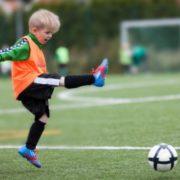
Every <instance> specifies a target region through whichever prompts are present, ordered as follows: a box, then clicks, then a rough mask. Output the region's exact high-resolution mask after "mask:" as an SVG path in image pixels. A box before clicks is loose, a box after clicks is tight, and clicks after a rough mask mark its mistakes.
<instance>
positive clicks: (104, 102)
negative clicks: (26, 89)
mask: <svg viewBox="0 0 180 180" xmlns="http://www.w3.org/2000/svg"><path fill="white" fill-rule="evenodd" d="M177 83H179V81H178V80H166V81H148V82H147V81H146V82H138V83H137V82H136V83H129V84H128V83H126V84H114V85H107V86H105V87H103V88H95V87H88V88H87V87H82V88H78V89H74V90H66V91H63V92H61V93H59V94H58V98H59V99H63V100H65V101H71V102H73V104H67V105H62V104H60V105H51V106H50V109H52V110H59V109H62V110H63V109H65V110H66V109H79V108H87V107H95V106H108V105H119V104H121V105H122V104H129V103H148V102H156V101H170V100H177V99H180V94H174V95H173V94H170V95H166V96H148V97H139V98H99V97H83V93H84V92H85V93H87V92H91V93H93V92H94V93H95V92H103V91H111V90H117V89H118V90H122V89H135V88H136V89H137V88H145V87H156V86H163V85H164V86H165V87H166V88H167V85H176V84H177ZM24 112H27V110H25V108H11V109H0V115H1V114H16V113H24Z"/></svg>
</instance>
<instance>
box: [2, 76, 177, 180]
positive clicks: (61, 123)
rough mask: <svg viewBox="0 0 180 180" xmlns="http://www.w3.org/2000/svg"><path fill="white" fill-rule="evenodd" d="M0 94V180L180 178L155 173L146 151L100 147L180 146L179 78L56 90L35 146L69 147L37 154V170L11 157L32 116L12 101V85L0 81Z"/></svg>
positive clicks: (116, 79)
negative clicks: (41, 133)
mask: <svg viewBox="0 0 180 180" xmlns="http://www.w3.org/2000/svg"><path fill="white" fill-rule="evenodd" d="M0 92H1V93H0V147H1V148H0V162H1V165H0V179H2V180H12V179H13V180H23V179H26V180H32V179H33V180H36V179H37V180H40V179H41V180H44V179H47V180H56V179H57V180H99V179H103V180H104V179H105V180H179V179H180V173H179V171H180V163H178V164H177V166H176V167H175V168H174V169H173V170H172V171H169V172H166V173H161V172H156V171H154V170H153V169H152V168H151V167H150V166H149V164H148V161H147V155H148V151H149V149H146V150H143V149H132V150H126V149H120V150H102V149H98V147H102V146H107V147H124V146H131V147H140V148H141V147H152V146H154V145H155V144H159V143H162V142H164V143H168V144H171V145H173V146H174V147H180V110H179V109H180V74H162V75H146V76H143V75H137V76H120V75H119V76H118V75H117V76H108V78H107V83H106V86H105V87H104V88H95V87H85V88H84V87H83V88H78V89H74V90H66V89H64V88H57V89H56V90H55V93H54V95H53V98H52V99H51V100H50V107H51V109H52V111H51V118H50V120H49V123H48V125H47V126H46V130H45V133H44V135H43V137H42V139H41V141H40V143H39V146H40V147H42V146H46V148H48V147H49V148H52V147H59V148H60V147H61V148H62V147H66V148H69V149H66V148H64V149H40V153H39V155H38V156H39V160H40V161H41V162H42V164H43V167H42V168H41V169H37V168H35V167H33V166H31V165H30V164H29V163H28V162H27V161H26V160H24V159H23V158H21V157H20V156H19V155H18V153H17V146H20V145H22V144H24V142H25V139H26V136H27V133H28V129H29V126H30V125H31V123H32V120H33V116H32V115H31V114H30V113H28V112H27V111H26V110H25V109H24V108H23V107H22V105H21V104H20V103H19V102H17V101H15V100H14V98H13V94H12V90H11V81H10V80H8V79H0ZM59 94H60V95H61V98H62V99H59V98H58V97H59ZM7 145H10V146H11V147H12V148H6V147H7ZM73 147H79V148H82V149H73ZM85 147H86V148H87V147H96V148H97V149H94V150H93V149H85ZM177 152H178V150H177Z"/></svg>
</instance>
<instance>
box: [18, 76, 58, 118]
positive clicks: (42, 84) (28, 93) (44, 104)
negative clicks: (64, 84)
mask: <svg viewBox="0 0 180 180" xmlns="http://www.w3.org/2000/svg"><path fill="white" fill-rule="evenodd" d="M60 77H61V76H60V75H58V74H42V75H40V76H38V77H37V78H36V79H35V80H34V82H33V83H32V84H31V85H30V86H28V87H27V88H26V89H25V90H24V91H23V92H22V93H21V94H20V95H19V96H18V98H17V99H18V100H19V101H21V102H22V104H23V105H24V107H25V108H26V109H28V110H29V111H30V112H31V113H32V114H34V116H35V120H36V121H37V120H39V118H41V116H42V115H43V114H46V115H47V116H48V117H50V111H49V104H48V99H50V98H51V96H52V93H53V91H54V87H57V86H59V79H60Z"/></svg>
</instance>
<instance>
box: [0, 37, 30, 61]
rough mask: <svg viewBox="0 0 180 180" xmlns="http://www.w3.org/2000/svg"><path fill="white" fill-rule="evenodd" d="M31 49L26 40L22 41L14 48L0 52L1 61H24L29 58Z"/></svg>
mask: <svg viewBox="0 0 180 180" xmlns="http://www.w3.org/2000/svg"><path fill="white" fill-rule="evenodd" d="M29 55H30V48H29V43H28V41H27V40H26V39H20V40H19V41H17V43H16V44H15V45H14V46H11V47H9V48H5V49H2V50H0V62H1V61H6V60H9V61H22V60H26V59H28V58H29Z"/></svg>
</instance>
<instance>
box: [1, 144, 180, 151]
mask: <svg viewBox="0 0 180 180" xmlns="http://www.w3.org/2000/svg"><path fill="white" fill-rule="evenodd" d="M20 147H21V146H20V145H0V150H1V149H19V148H20ZM151 148H152V147H143V146H38V147H37V149H44V150H107V151H115V150H150V149H151ZM174 148H175V149H176V150H180V147H174Z"/></svg>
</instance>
